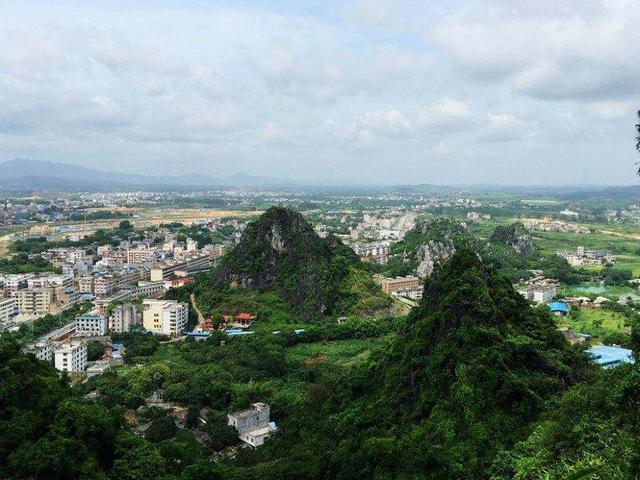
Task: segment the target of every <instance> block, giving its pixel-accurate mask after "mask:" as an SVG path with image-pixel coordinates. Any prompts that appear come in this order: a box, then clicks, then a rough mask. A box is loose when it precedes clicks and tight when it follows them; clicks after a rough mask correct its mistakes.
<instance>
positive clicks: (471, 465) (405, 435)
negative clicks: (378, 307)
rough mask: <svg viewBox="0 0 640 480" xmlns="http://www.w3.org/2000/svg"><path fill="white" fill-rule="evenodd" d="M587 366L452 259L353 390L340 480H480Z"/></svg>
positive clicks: (497, 289)
mask: <svg viewBox="0 0 640 480" xmlns="http://www.w3.org/2000/svg"><path fill="white" fill-rule="evenodd" d="M585 365H586V361H585V359H584V358H583V357H582V355H580V354H576V353H574V352H573V351H572V350H571V348H570V347H569V345H568V344H567V343H566V342H565V340H564V339H563V338H562V336H561V334H559V333H558V332H557V331H556V327H555V324H554V322H553V320H552V318H550V317H549V316H548V314H547V313H546V312H544V311H540V310H533V309H532V308H530V307H529V306H528V305H527V304H526V302H525V301H524V300H523V299H522V298H521V297H520V295H518V294H517V292H515V291H514V290H513V287H512V286H511V284H510V283H509V282H508V281H507V280H506V279H505V278H504V277H502V276H501V275H498V274H496V273H495V272H494V271H492V270H491V269H487V268H486V267H485V266H483V264H482V263H481V261H480V260H479V259H478V256H477V255H476V254H475V253H473V252H471V251H469V250H467V249H460V250H458V251H457V252H456V253H455V254H454V255H453V256H452V257H451V260H450V261H449V262H447V263H446V264H445V265H444V266H443V267H442V268H440V269H437V270H436V271H435V273H434V274H433V275H432V277H431V278H430V280H429V281H428V282H427V284H426V287H425V297H424V299H423V300H422V303H421V306H420V308H419V309H416V310H414V311H413V312H412V314H411V315H410V316H409V318H408V321H407V323H406V325H405V326H404V328H403V329H402V330H401V331H400V332H399V334H398V336H397V338H396V340H395V341H393V342H392V343H391V344H390V345H389V346H388V348H387V349H386V351H384V352H383V354H382V355H381V356H379V358H378V360H377V361H376V362H375V363H374V364H372V365H371V367H370V370H368V371H367V372H365V373H363V374H362V375H361V376H360V377H355V378H356V380H355V382H354V383H353V384H351V385H350V386H349V390H348V391H347V392H346V393H345V394H344V399H343V400H342V402H343V404H349V407H347V408H345V409H344V410H342V411H341V412H340V413H339V414H337V415H336V416H335V417H334V421H335V431H336V432H338V434H339V435H340V439H339V446H340V447H339V448H338V450H337V454H336V456H335V457H334V467H335V472H334V474H335V475H336V478H363V479H364V478H460V479H462V478H467V479H468V478H484V475H485V474H486V468H487V467H488V465H490V463H491V462H492V461H493V458H494V456H495V455H496V454H497V453H498V452H499V451H500V450H502V449H503V448H506V447H509V446H512V445H513V444H514V443H515V442H517V441H518V440H521V439H523V438H526V436H527V435H528V433H529V425H530V423H531V421H532V420H533V419H535V418H536V417H537V416H538V415H539V414H540V413H541V412H542V411H544V409H545V407H546V406H547V403H548V402H549V401H551V400H552V399H553V398H554V397H555V396H556V395H557V394H558V392H562V391H564V390H566V389H567V388H568V387H569V386H570V385H572V384H573V383H574V382H575V381H576V380H577V379H578V374H577V373H575V372H579V371H581V369H582V368H583V367H585Z"/></svg>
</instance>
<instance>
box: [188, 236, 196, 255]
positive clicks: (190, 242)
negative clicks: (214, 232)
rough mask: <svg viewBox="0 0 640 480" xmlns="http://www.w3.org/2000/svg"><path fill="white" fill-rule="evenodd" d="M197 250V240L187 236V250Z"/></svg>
mask: <svg viewBox="0 0 640 480" xmlns="http://www.w3.org/2000/svg"><path fill="white" fill-rule="evenodd" d="M196 250H198V242H197V241H196V240H193V239H192V238H187V252H195V251H196Z"/></svg>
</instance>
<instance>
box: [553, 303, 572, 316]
mask: <svg viewBox="0 0 640 480" xmlns="http://www.w3.org/2000/svg"><path fill="white" fill-rule="evenodd" d="M549 310H551V311H552V312H562V313H569V307H568V306H567V304H566V303H564V302H552V303H550V304H549Z"/></svg>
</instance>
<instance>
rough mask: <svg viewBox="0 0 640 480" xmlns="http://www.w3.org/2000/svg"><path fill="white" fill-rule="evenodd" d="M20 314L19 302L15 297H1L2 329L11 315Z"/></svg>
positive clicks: (0, 323) (0, 324)
mask: <svg viewBox="0 0 640 480" xmlns="http://www.w3.org/2000/svg"><path fill="white" fill-rule="evenodd" d="M17 314H18V302H17V301H16V299H15V298H0V330H2V329H3V328H4V326H5V325H6V324H7V322H9V320H10V319H11V317H13V316H14V315H17Z"/></svg>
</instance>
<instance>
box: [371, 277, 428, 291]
mask: <svg viewBox="0 0 640 480" xmlns="http://www.w3.org/2000/svg"><path fill="white" fill-rule="evenodd" d="M376 282H377V283H379V284H380V286H381V287H382V291H383V292H384V293H387V294H392V293H394V292H398V291H400V290H407V289H412V288H417V287H418V286H419V285H420V282H419V280H418V277H396V278H380V279H376Z"/></svg>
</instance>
